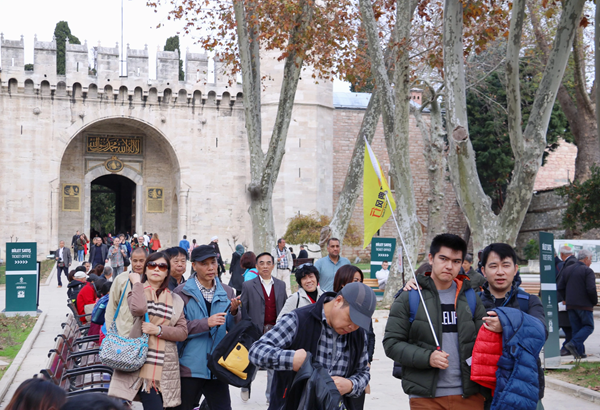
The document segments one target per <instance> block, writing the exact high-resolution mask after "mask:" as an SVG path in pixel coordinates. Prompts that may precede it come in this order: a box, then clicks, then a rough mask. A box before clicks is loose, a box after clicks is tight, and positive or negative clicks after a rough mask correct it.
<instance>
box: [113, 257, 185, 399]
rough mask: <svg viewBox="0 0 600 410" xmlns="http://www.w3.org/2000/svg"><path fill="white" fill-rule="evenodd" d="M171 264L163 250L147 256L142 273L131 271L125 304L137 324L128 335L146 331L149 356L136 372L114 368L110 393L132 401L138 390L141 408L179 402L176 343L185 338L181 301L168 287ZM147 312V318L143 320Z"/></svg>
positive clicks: (131, 335)
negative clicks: (115, 369) (146, 320)
mask: <svg viewBox="0 0 600 410" xmlns="http://www.w3.org/2000/svg"><path fill="white" fill-rule="evenodd" d="M170 273H171V266H170V262H169V258H168V257H167V256H166V255H165V254H164V253H163V252H155V253H153V254H151V255H150V256H148V258H146V264H145V269H144V273H142V274H141V275H140V274H139V273H135V272H130V273H129V279H130V284H131V287H130V288H129V289H131V291H129V293H128V294H127V303H128V305H129V309H130V311H131V314H132V315H133V317H134V318H135V319H136V324H135V325H134V327H133V330H132V332H131V334H130V337H139V336H141V332H143V333H146V334H148V335H149V336H150V337H149V338H148V357H147V358H146V363H144V365H143V366H142V368H141V369H140V370H138V371H136V372H132V373H126V372H121V371H115V373H114V374H113V377H112V380H111V386H110V391H109V394H110V395H111V396H115V397H119V398H122V399H125V400H129V401H131V400H133V399H134V397H135V396H136V395H137V394H138V393H139V398H140V400H141V402H142V404H143V406H144V410H162V409H163V408H165V407H175V406H178V405H179V404H180V403H181V385H180V376H179V357H178V354H177V346H176V344H175V342H181V341H184V340H185V339H186V338H187V323H186V319H185V315H184V314H183V301H182V300H181V298H180V297H179V296H178V295H176V294H174V293H172V292H171V291H170V290H169V288H168V286H167V285H168V283H169V276H170ZM146 313H148V317H149V321H148V322H144V316H145V314H146Z"/></svg>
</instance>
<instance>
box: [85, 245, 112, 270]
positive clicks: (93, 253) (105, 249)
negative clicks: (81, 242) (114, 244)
mask: <svg viewBox="0 0 600 410" xmlns="http://www.w3.org/2000/svg"><path fill="white" fill-rule="evenodd" d="M98 248H100V249H98ZM98 251H100V252H101V253H102V262H101V264H102V265H104V262H106V257H107V256H108V247H107V246H106V245H105V244H102V245H100V246H96V245H92V246H90V253H89V255H90V257H89V259H88V261H89V262H90V263H91V264H92V265H93V264H94V258H95V257H96V252H98Z"/></svg>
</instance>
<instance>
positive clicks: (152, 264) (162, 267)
mask: <svg viewBox="0 0 600 410" xmlns="http://www.w3.org/2000/svg"><path fill="white" fill-rule="evenodd" d="M146 267H147V268H150V269H154V268H157V267H158V269H159V270H160V271H161V272H166V271H167V269H169V265H167V264H166V263H156V262H148V263H147V264H146Z"/></svg>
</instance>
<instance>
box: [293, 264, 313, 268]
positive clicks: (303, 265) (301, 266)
mask: <svg viewBox="0 0 600 410" xmlns="http://www.w3.org/2000/svg"><path fill="white" fill-rule="evenodd" d="M305 266H313V264H312V263H303V264H302V265H300V266H298V267H297V268H296V269H302V268H303V267H305Z"/></svg>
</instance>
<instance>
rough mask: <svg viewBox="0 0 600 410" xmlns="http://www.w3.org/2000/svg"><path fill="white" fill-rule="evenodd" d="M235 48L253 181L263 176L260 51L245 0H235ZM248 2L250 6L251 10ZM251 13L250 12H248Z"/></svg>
mask: <svg viewBox="0 0 600 410" xmlns="http://www.w3.org/2000/svg"><path fill="white" fill-rule="evenodd" d="M233 7H234V12H235V19H236V27H237V34H238V36H237V37H238V48H239V50H240V65H241V68H242V69H241V71H242V89H243V91H244V95H243V100H244V111H245V114H246V121H245V122H246V132H247V134H248V146H249V149H250V172H251V179H252V181H253V182H254V183H255V182H256V181H258V180H260V177H261V176H262V173H263V172H262V169H263V161H264V153H263V150H262V148H261V133H262V122H261V117H260V111H261V95H260V92H261V91H260V55H259V44H258V41H257V33H256V28H255V27H254V26H252V27H249V24H248V20H247V19H246V10H245V9H244V0H234V1H233ZM250 7H251V3H249V10H252V9H251V8H250ZM250 13H251V12H250ZM250 20H251V21H252V18H250Z"/></svg>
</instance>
